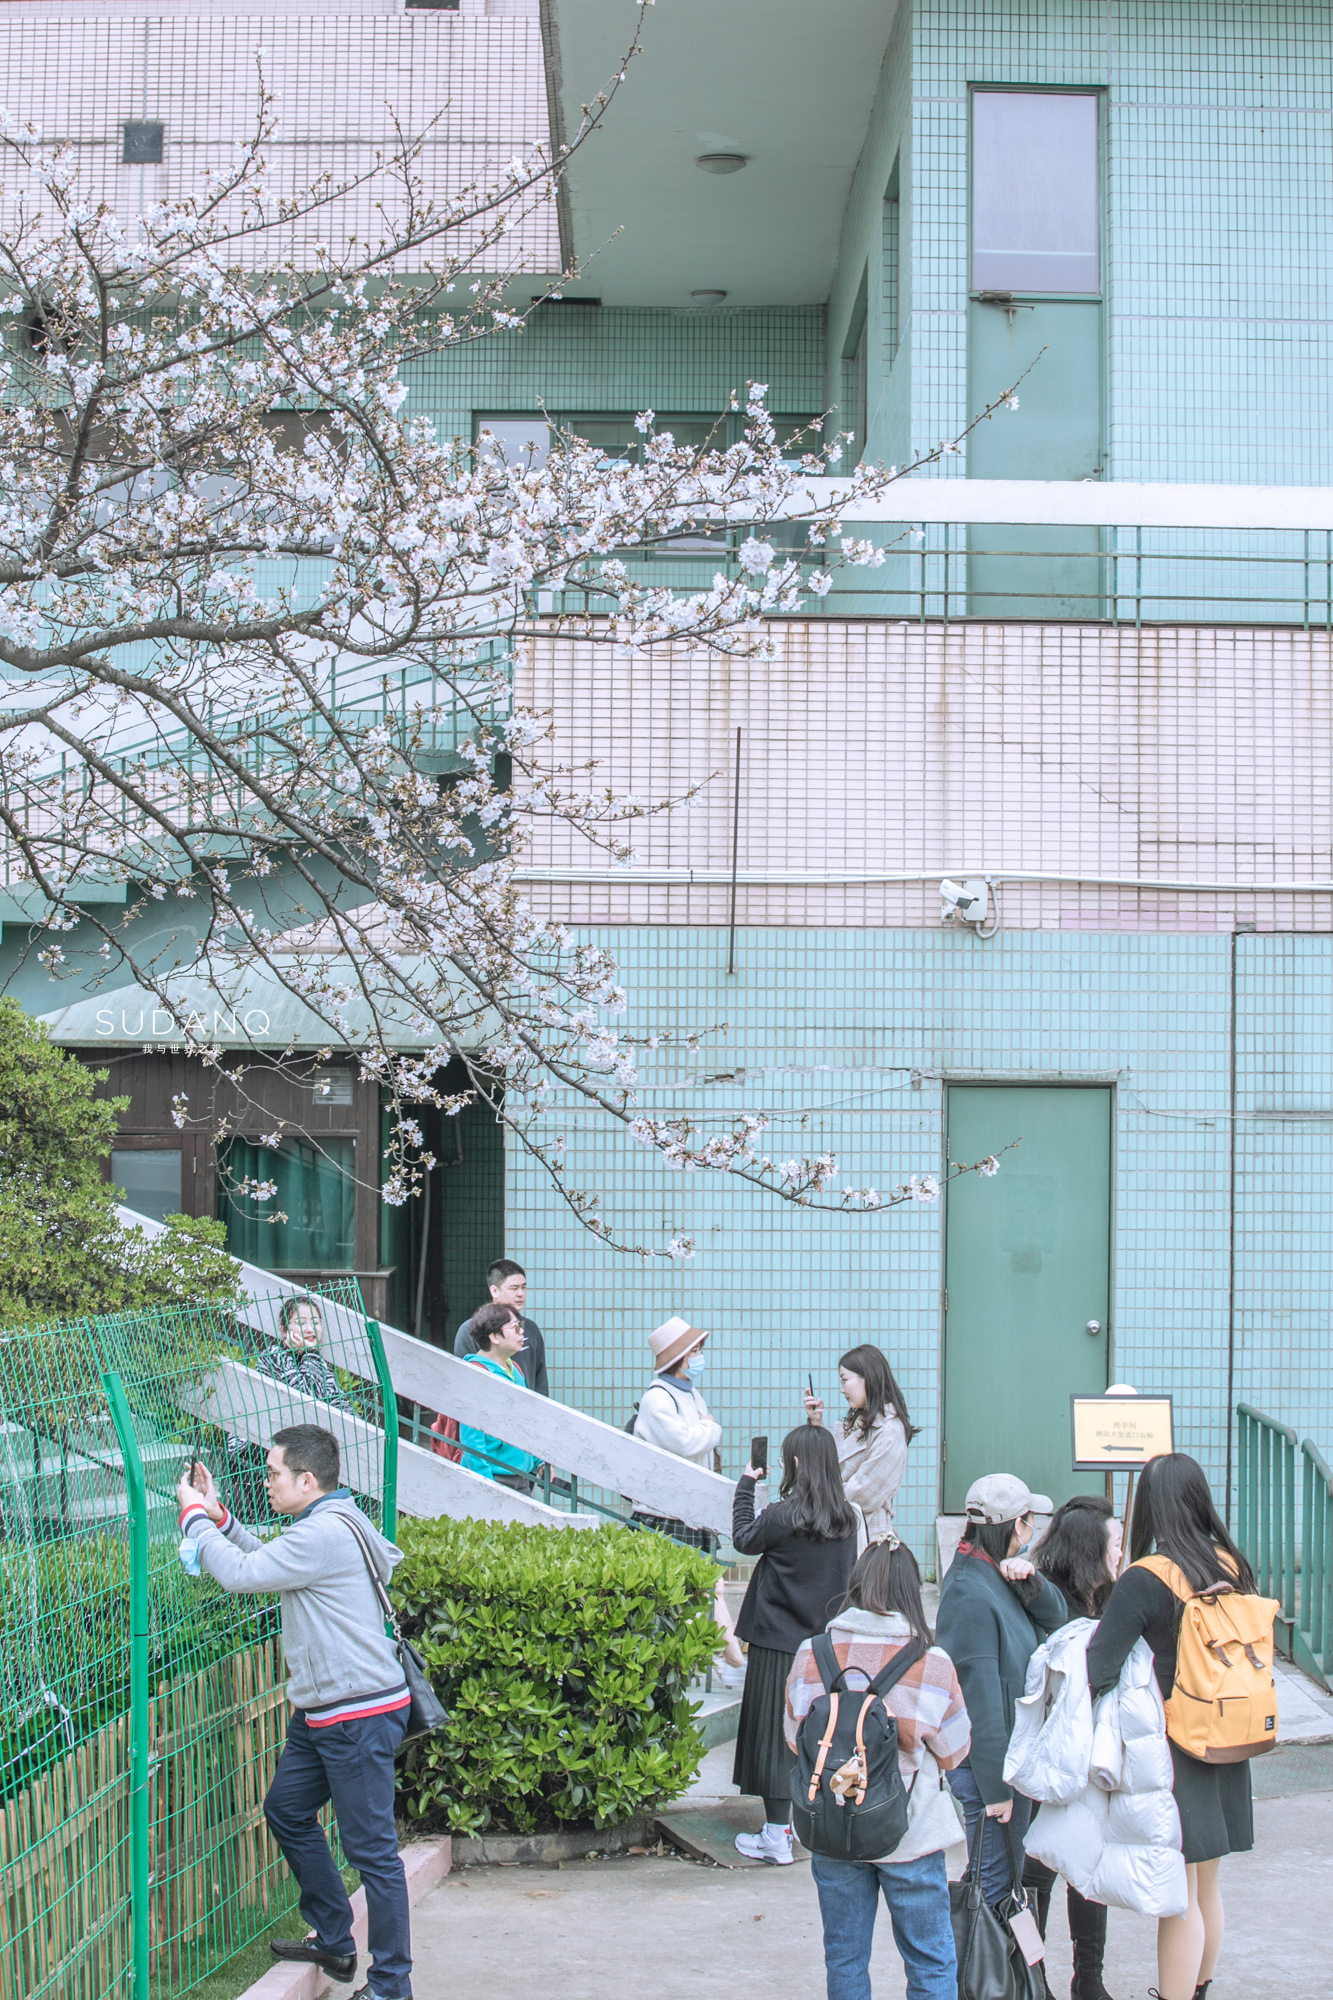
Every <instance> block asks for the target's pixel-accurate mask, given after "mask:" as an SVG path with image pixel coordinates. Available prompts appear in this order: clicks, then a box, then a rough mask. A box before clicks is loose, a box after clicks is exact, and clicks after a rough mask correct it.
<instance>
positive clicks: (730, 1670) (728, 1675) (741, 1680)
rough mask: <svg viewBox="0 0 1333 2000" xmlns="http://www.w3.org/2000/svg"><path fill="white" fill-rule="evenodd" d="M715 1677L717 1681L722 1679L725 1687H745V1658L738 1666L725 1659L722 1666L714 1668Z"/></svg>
mask: <svg viewBox="0 0 1333 2000" xmlns="http://www.w3.org/2000/svg"><path fill="white" fill-rule="evenodd" d="M713 1679H714V1680H715V1681H721V1683H722V1685H723V1687H724V1688H742V1687H744V1686H745V1662H744V1660H742V1661H741V1663H740V1665H739V1666H738V1667H733V1666H730V1665H729V1664H728V1662H727V1661H726V1660H723V1661H722V1663H721V1665H720V1666H715V1667H714V1668H713Z"/></svg>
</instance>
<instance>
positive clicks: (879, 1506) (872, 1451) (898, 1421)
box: [805, 1347, 916, 1541]
mask: <svg viewBox="0 0 1333 2000" xmlns="http://www.w3.org/2000/svg"><path fill="white" fill-rule="evenodd" d="M838 1383H839V1386H840V1388H841V1389H842V1393H843V1396H844V1398H845V1399H846V1403H847V1414H846V1416H845V1417H844V1418H843V1420H842V1424H841V1426H840V1427H839V1429H838V1430H837V1431H836V1432H835V1433H834V1435H835V1438H836V1440H837V1446H838V1463H839V1465H840V1466H841V1468H842V1484H843V1490H844V1492H845V1493H846V1495H847V1498H848V1499H849V1500H850V1501H851V1502H852V1503H853V1504H854V1505H855V1506H857V1507H859V1508H860V1509H861V1512H862V1514H863V1515H864V1516H865V1524H866V1533H867V1534H868V1535H869V1537H870V1539H871V1540H872V1541H873V1540H874V1539H875V1537H876V1536H877V1535H884V1534H887V1533H888V1531H889V1529H890V1528H891V1527H892V1526H893V1520H894V1509H895V1507H896V1505H897V1500H898V1488H899V1487H900V1486H901V1485H902V1483H903V1474H904V1472H905V1471H906V1470H907V1447H908V1445H909V1444H910V1443H911V1442H912V1439H913V1438H914V1437H915V1436H916V1429H915V1426H914V1425H913V1423H912V1420H911V1418H910V1417H909V1416H908V1414H907V1402H906V1398H905V1397H904V1395H903V1392H902V1390H901V1389H900V1388H899V1387H898V1384H897V1383H896V1382H895V1381H894V1379H893V1370H892V1369H891V1368H890V1367H889V1364H888V1362H887V1361H886V1360H885V1358H884V1356H883V1355H882V1354H881V1353H880V1351H879V1349H878V1348H877V1347H853V1348H852V1349H851V1350H850V1352H849V1353H847V1354H844V1355H843V1357H842V1359H841V1361H840V1362H839V1363H838ZM805 1412H806V1420H807V1422H809V1423H812V1424H822V1423H823V1421H824V1403H823V1399H822V1397H819V1396H816V1395H815V1393H814V1390H813V1388H811V1389H810V1390H808V1391H807V1393H806V1397H805Z"/></svg>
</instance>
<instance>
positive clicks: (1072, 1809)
mask: <svg viewBox="0 0 1333 2000" xmlns="http://www.w3.org/2000/svg"><path fill="white" fill-rule="evenodd" d="M1096 1629H1097V1626H1096V1622H1095V1620H1093V1619H1091V1618H1076V1619H1074V1620H1073V1621H1072V1623H1070V1624H1068V1625H1062V1626H1061V1627H1060V1630H1059V1631H1058V1632H1054V1633H1052V1635H1051V1637H1050V1638H1049V1639H1048V1640H1047V1641H1046V1644H1045V1645H1044V1646H1039V1647H1038V1648H1037V1651H1036V1652H1035V1653H1034V1654H1033V1655H1032V1658H1031V1660H1030V1661H1029V1663H1028V1674H1027V1687H1026V1691H1025V1692H1024V1694H1023V1695H1022V1697H1021V1698H1020V1700H1019V1702H1018V1705H1017V1711H1016V1714H1015V1718H1014V1729H1013V1734H1012V1736H1011V1737H1010V1739H1009V1750H1008V1753H1007V1755H1006V1757H1005V1760H1004V1775H1005V1781H1006V1783H1008V1784H1011V1785H1012V1786H1013V1787H1014V1789H1015V1790H1016V1791H1020V1792H1022V1793H1023V1794H1024V1796H1025V1797H1027V1798H1030V1799H1039V1800H1040V1801H1041V1811H1040V1812H1039V1813H1038V1814H1037V1816H1036V1818H1035V1819H1034V1820H1033V1822H1032V1825H1031V1827H1030V1828H1029V1829H1028V1834H1027V1839H1026V1841H1025V1842H1024V1845H1025V1846H1026V1848H1027V1851H1028V1853H1029V1854H1032V1855H1035V1857H1036V1858H1037V1860H1038V1861H1044V1862H1045V1863H1046V1866H1047V1867H1048V1868H1054V1869H1055V1870H1056V1871H1057V1873H1058V1874H1061V1875H1063V1876H1064V1878H1065V1880H1066V1882H1070V1883H1072V1884H1073V1886H1074V1888H1075V1889H1077V1890H1078V1892H1079V1894H1080V1895H1081V1896H1086V1897H1087V1898H1088V1900H1089V1901H1090V1902H1094V1903H1110V1904H1112V1905H1113V1906H1114V1907H1115V1908H1116V1909H1118V1910H1134V1911H1135V1912H1137V1914H1138V1915H1139V1916H1143V1917H1181V1916H1184V1914H1185V1911H1186V1910H1187V1909H1188V1907H1189V1895H1188V1891H1187V1888H1186V1883H1185V1857H1184V1855H1183V1854H1182V1852H1181V1844H1180V1815H1179V1814H1178V1813H1177V1811H1176V1801H1175V1797H1174V1795H1173V1792H1172V1769H1171V1752H1170V1749H1169V1747H1168V1745H1167V1740H1166V1710H1165V1709H1164V1707H1163V1706H1162V1696H1161V1690H1160V1689H1159V1688H1158V1685H1157V1676H1156V1674H1155V1673H1154V1671H1153V1662H1152V1652H1151V1650H1150V1649H1149V1647H1148V1644H1147V1642H1146V1641H1145V1640H1143V1639H1140V1640H1139V1641H1138V1643H1137V1644H1136V1645H1135V1647H1134V1650H1133V1652H1132V1653H1131V1654H1130V1656H1129V1658H1128V1659H1127V1660H1126V1661H1125V1664H1124V1666H1123V1667H1122V1668H1121V1670H1120V1679H1119V1682H1118V1683H1117V1685H1116V1686H1115V1687H1113V1688H1111V1689H1110V1690H1109V1691H1108V1692H1107V1693H1106V1694H1104V1695H1102V1696H1101V1698H1100V1699H1099V1700H1098V1701H1097V1702H1096V1703H1094V1702H1093V1700H1092V1696H1091V1692H1090V1690H1089V1687H1088V1641H1089V1639H1091V1637H1092V1635H1093V1633H1094V1632H1095V1631H1096Z"/></svg>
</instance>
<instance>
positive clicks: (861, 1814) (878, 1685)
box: [791, 1632, 926, 1861]
mask: <svg viewBox="0 0 1333 2000" xmlns="http://www.w3.org/2000/svg"><path fill="white" fill-rule="evenodd" d="M813 1650H814V1656H815V1665H816V1666H817V1667H818V1668H819V1678H820V1679H821V1680H822V1681H823V1683H824V1693H823V1694H821V1695H820V1696H818V1698H817V1699H816V1700H815V1702H814V1704H813V1706H812V1707H811V1709H810V1713H809V1714H808V1715H807V1716H806V1718H805V1720H804V1721H803V1722H802V1724H801V1733H800V1735H799V1736H798V1737H797V1739H796V1768H795V1770H794V1771H793V1772H792V1774H791V1797H792V1826H793V1829H794V1831H795V1833H796V1837H797V1839H798V1840H799V1841H800V1843H801V1845H802V1847H805V1848H808V1849H809V1851H810V1853H811V1854H827V1855H829V1856H830V1857H831V1858H832V1859H833V1860H835V1861H877V1860H878V1859H879V1858H880V1857H881V1856H882V1855H885V1854H892V1852H893V1850H894V1848H895V1847H896V1846H897V1845H898V1843H899V1841H900V1840H901V1839H902V1837H903V1835H904V1834H905V1833H906V1831H907V1802H908V1796H909V1795H908V1793H907V1792H906V1791H904V1789H903V1780H902V1773H901V1771H900V1770H899V1768H898V1722H897V1718H896V1717H895V1716H892V1715H890V1714H889V1711H888V1710H887V1709H886V1708H885V1706H884V1703H883V1700H882V1699H881V1697H882V1696H884V1695H885V1694H887V1693H888V1691H889V1689H890V1688H891V1687H893V1686H894V1684H895V1683H896V1682H898V1681H900V1680H901V1679H902V1677H903V1675H904V1674H905V1673H907V1672H908V1670H909V1668H911V1667H914V1666H915V1665H916V1663H917V1661H918V1660H919V1659H921V1658H922V1656H923V1655H924V1653H925V1651H926V1647H925V1646H924V1644H923V1643H922V1641H921V1640H920V1639H910V1640H909V1641H908V1642H907V1644H906V1645H905V1646H904V1647H902V1649H901V1650H900V1651H899V1652H897V1653H895V1654H894V1656H893V1658H892V1659H891V1660H890V1661H889V1664H888V1666H887V1667H885V1669H884V1671H883V1673H881V1674H879V1675H877V1676H876V1678H875V1679H874V1680H873V1681H871V1680H866V1676H865V1674H864V1673H862V1672H861V1669H860V1668H859V1667H852V1668H851V1669H849V1671H850V1672H852V1673H854V1674H857V1675H858V1676H859V1677H860V1679H862V1680H863V1681H866V1686H865V1687H864V1689H860V1688H857V1689H853V1688H849V1687H848V1685H847V1682H846V1678H845V1675H844V1672H843V1669H842V1668H841V1667H840V1666H839V1665H838V1656H837V1654H836V1653H835V1652H834V1650H833V1641H832V1640H831V1639H830V1638H829V1636H828V1634H827V1633H826V1632H821V1633H820V1634H819V1636H818V1638H816V1639H815V1640H814V1641H813Z"/></svg>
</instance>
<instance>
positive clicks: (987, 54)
mask: <svg viewBox="0 0 1333 2000" xmlns="http://www.w3.org/2000/svg"><path fill="white" fill-rule="evenodd" d="M1329 27H1330V22H1329V15H1328V11H1327V9H1326V8H1325V7H1323V6H1294V7H1288V6H1279V5H1277V4H1274V0H1266V3H1265V4H1258V5H1253V6H1243V5H1239V4H1231V5H1226V4H1222V5H1208V6H1198V5H1190V4H1184V0H1181V3H1180V4H1167V5H1157V4H1150V0H1133V4H1126V0H1114V4H1106V0H1096V3H1095V4H1093V3H1092V0H1084V4H1080V0H1070V4H1066V3H1065V0H997V4H993V5H988V6H985V7H982V6H975V5H974V6H966V7H960V6H951V5H947V4H943V0H936V4H931V0H917V4H916V5H915V6H914V8H913V13H912V37H911V49H912V56H911V62H912V74H911V93H912V136H911V155H912V191H913V207H912V226H913V251H912V294H913V295H912V313H913V318H912V409H913V424H912V442H913V446H914V448H916V449H921V448H922V447H923V446H928V445H930V444H933V443H934V442H935V441H936V440H938V439H939V438H940V437H944V436H950V435H954V434H956V433H957V431H958V430H959V429H960V428H961V426H962V424H963V423H964V422H965V421H966V417H967V415H968V414H969V412H968V410H967V386H966V311H965V306H966V294H967V283H968V271H967V222H968V209H967V109H968V107H967V86H968V84H969V83H1010V84H1030V85H1037V86H1040V85H1074V86H1083V87H1088V88H1098V89H1103V90H1104V91H1105V93H1106V111H1105V119H1104V140H1105V189H1104V213H1105V220H1106V232H1107V233H1106V267H1107V279H1108V287H1107V341H1108V390H1109V445H1110V456H1109V467H1108V472H1109V476H1110V477H1111V478H1114V479H1143V480H1202V481H1222V480H1235V481H1246V482H1248V481H1254V482H1258V483H1268V482H1273V483H1292V484H1304V483H1306V482H1314V483H1318V482H1322V481H1324V480H1327V479H1328V477H1329V468H1330V428H1329V391H1328V377H1329V367H1328V363H1329V355H1330V318H1329V312H1328V286H1327V271H1328V264H1329V255H1330V250H1333V36H1330V32H1329ZM845 254H846V255H847V257H848V258H849V260H850V261H852V262H855V261H856V259H857V258H858V257H859V256H860V254H861V251H860V246H859V244H858V243H853V242H849V243H848V244H847V246H846V251H845ZM948 469H952V470H956V471H961V469H962V468H961V466H955V467H952V468H948Z"/></svg>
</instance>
